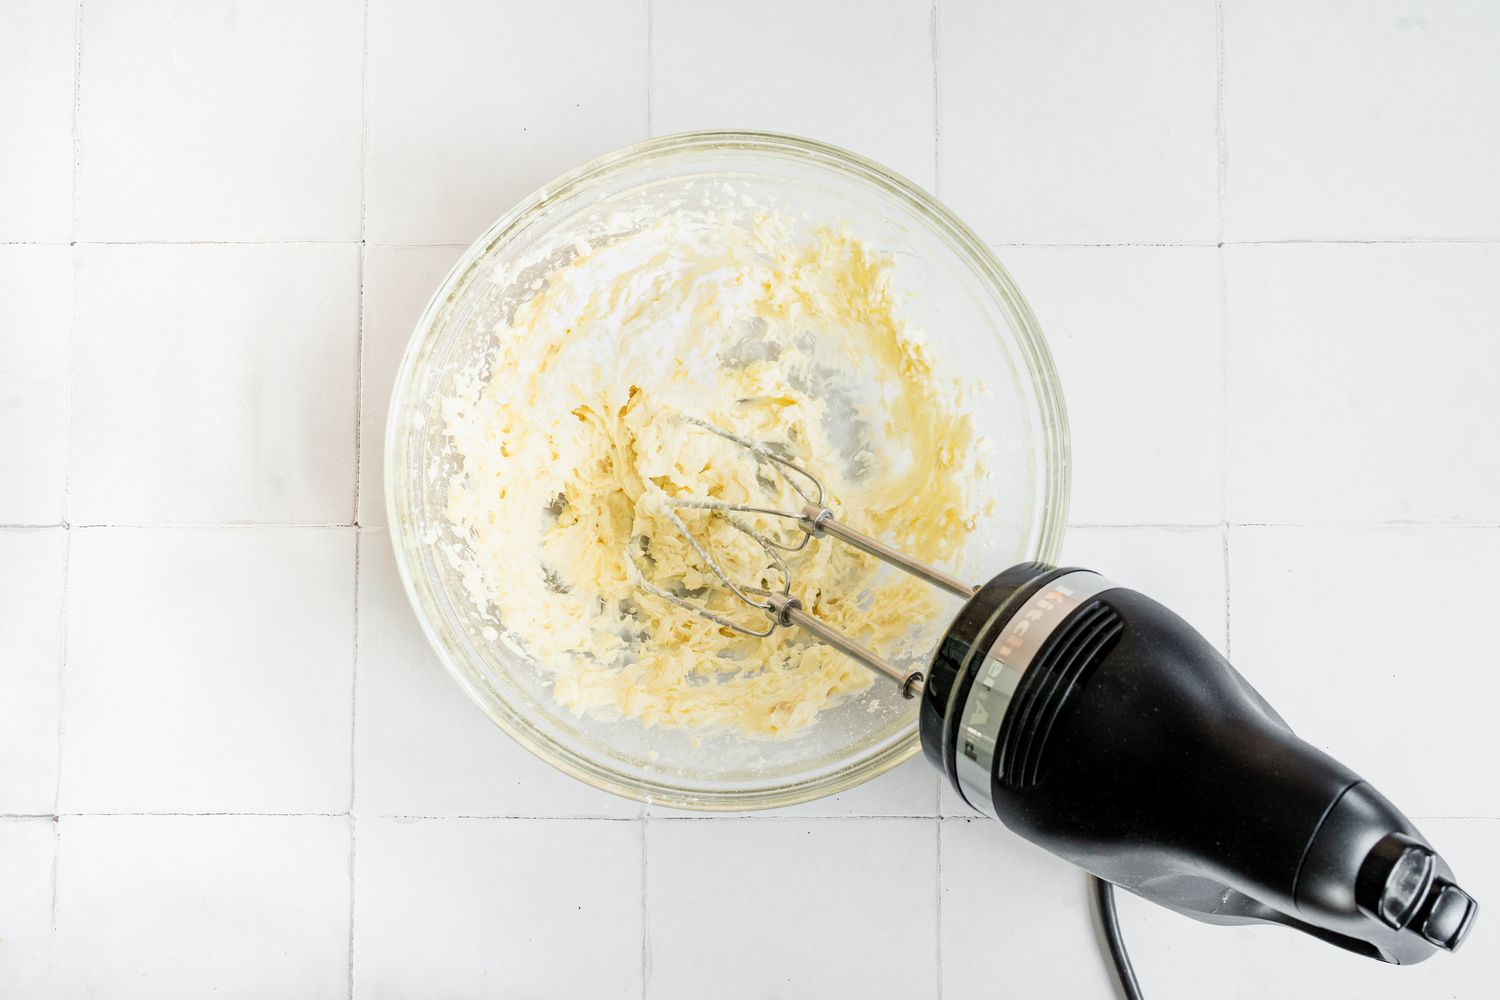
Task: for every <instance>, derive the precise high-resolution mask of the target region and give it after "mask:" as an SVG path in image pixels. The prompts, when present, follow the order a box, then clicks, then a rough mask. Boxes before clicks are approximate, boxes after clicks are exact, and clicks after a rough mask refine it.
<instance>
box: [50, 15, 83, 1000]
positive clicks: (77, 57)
mask: <svg viewBox="0 0 1500 1000" xmlns="http://www.w3.org/2000/svg"><path fill="white" fill-rule="evenodd" d="M82 100H83V0H78V2H77V4H76V5H75V6H74V9H73V121H72V131H73V163H72V167H73V176H72V187H71V190H70V191H69V206H68V207H69V209H70V214H71V218H70V219H69V220H68V247H69V252H68V300H69V302H68V304H69V309H68V345H67V346H68V350H67V374H66V376H65V377H66V379H67V383H66V388H65V389H64V390H63V391H64V393H65V396H66V399H65V402H64V406H65V407H66V411H67V417H66V418H65V419H66V421H67V423H66V425H65V427H64V430H63V477H62V524H61V527H62V529H63V559H62V588H61V592H60V593H61V600H60V602H59V607H58V609H57V623H58V625H57V627H58V637H57V762H56V768H57V769H56V773H55V774H54V775H53V782H52V812H53V815H52V870H51V872H50V874H49V886H48V887H49V888H50V890H51V893H52V900H51V912H50V913H49V914H48V916H49V921H50V924H51V927H50V930H49V932H48V934H47V990H48V992H49V993H51V992H53V991H54V990H55V980H56V976H57V968H56V962H57V913H58V873H59V871H60V870H61V865H62V820H61V815H60V812H59V810H60V807H61V805H62V768H63V730H64V724H63V701H64V692H65V690H66V688H65V687H64V675H65V673H66V670H67V664H68V580H69V577H70V563H71V562H72V555H73V532H72V530H71V529H70V526H69V524H68V513H69V507H70V506H71V504H70V503H69V492H70V490H71V487H72V478H73V366H74V359H75V358H76V357H77V355H78V255H77V253H75V252H74V251H73V249H72V248H73V247H74V246H75V245H76V244H77V241H78V174H79V169H78V164H79V149H80V145H79V135H78V125H79V120H80V118H81V117H82V116H81V115H80V113H79V110H80V107H81V105H82Z"/></svg>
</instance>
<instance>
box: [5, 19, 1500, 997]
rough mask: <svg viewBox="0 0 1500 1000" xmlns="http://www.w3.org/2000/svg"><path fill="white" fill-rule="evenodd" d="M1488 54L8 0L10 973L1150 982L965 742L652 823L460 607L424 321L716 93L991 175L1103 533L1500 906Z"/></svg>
mask: <svg viewBox="0 0 1500 1000" xmlns="http://www.w3.org/2000/svg"><path fill="white" fill-rule="evenodd" d="M1497 41H1500V14H1497V8H1496V7H1495V5H1494V4H1492V3H1490V2H1488V0H1407V2H1404V3H1401V4H1396V3H1391V2H1387V0H1375V2H1367V0H1326V2H1323V3H1319V4H1315V5H1308V4H1302V3H1294V2H1291V0H1275V2H1265V0H1218V2H1215V0H1152V2H1150V3H1146V4H1131V5H1119V4H1107V3H1100V2H1090V0H1067V2H1064V3H1059V4H1045V5H1037V4H1023V3H1019V2H1010V0H1007V2H1003V3H998V4H989V3H981V2H979V0H936V2H935V3H934V2H932V0H909V2H908V0H880V2H878V3H868V4H866V3H861V4H855V3H838V2H833V0H820V2H817V3H802V4H793V3H775V4H771V5H760V6H758V7H756V8H754V9H753V10H751V9H749V8H731V7H729V6H728V5H708V4H691V3H684V2H679V0H641V2H636V3H625V4H616V3H609V2H604V0H593V2H575V3H568V4H539V3H534V2H530V0H505V2H502V3H487V2H481V0H430V2H427V3H421V4H419V3H415V2H412V0H368V3H365V2H363V0H316V2H313V3H300V2H299V3H293V2H290V0H279V2H275V3H270V4H254V5H244V4H240V3H236V2H234V0H201V2H188V0H145V2H138V3H125V2H123V0H87V2H85V3H81V4H74V3H67V2H66V0H63V2H42V0H9V2H7V3H4V4H0V66H3V67H4V71H3V72H0V149H3V150H5V154H4V155H3V156H0V996H5V997H10V996H15V997H21V998H32V997H48V996H53V997H59V998H72V997H84V996H89V997H96V996H111V997H115V996H122V997H152V998H174V997H198V996H204V995H209V994H215V995H224V996H230V997H233V996H280V997H295V998H301V997H340V998H343V997H352V996H358V997H361V998H375V997H396V996H418V995H421V996H426V995H441V996H452V997H471V996H472V997H478V996H493V995H505V996H548V997H554V996H558V997H568V996H579V997H585V996H586V997H595V996H620V997H634V998H640V1000H646V998H650V1000H660V998H672V997H687V996H694V997H696V996H699V995H703V994H707V993H712V994H714V995H724V996H754V997H768V996H804V995H809V994H812V993H814V992H822V993H825V994H827V995H830V996H836V997H842V996H849V997H855V996H858V997H861V998H867V997H868V998H884V997H893V998H894V997H900V998H902V1000H909V998H911V997H922V996H938V995H945V996H948V997H956V996H963V995H968V994H970V993H980V992H984V993H996V994H1000V993H1007V994H1009V995H1028V996H1030V995H1052V996H1078V997H1086V996H1097V997H1103V996H1107V995H1109V985H1108V979H1107V976H1106V973H1105V970H1104V967H1103V965H1102V964H1101V961H1100V959H1099V957H1098V954H1097V951H1096V949H1095V947H1094V942H1093V938H1092V933H1091V931H1090V930H1089V928H1088V926H1087V923H1086V921H1085V916H1084V914H1085V902H1084V895H1083V883H1082V882H1081V880H1080V879H1079V878H1078V877H1077V876H1076V874H1075V873H1073V872H1072V871H1071V870H1069V869H1068V868H1067V867H1066V866H1064V865H1062V864H1061V863H1059V862H1056V861H1054V860H1052V859H1051V858H1050V857H1048V856H1046V855H1044V854H1042V853H1040V852H1038V851H1036V850H1035V849H1033V848H1030V847H1029V846H1028V845H1026V844H1024V843H1021V842H1019V841H1018V840H1016V839H1015V838H1014V837H1012V836H1010V835H1009V834H1008V833H1006V831H1004V830H1002V829H999V828H998V827H997V826H995V825H993V824H989V823H984V822H980V821H975V820H971V819H969V818H968V816H967V809H966V808H965V807H964V806H963V804H962V802H960V801H959V800H958V799H957V797H956V796H955V795H953V794H952V792H951V791H950V790H948V789H941V790H940V789H939V782H938V780H937V778H936V776H935V775H934V774H932V773H931V772H930V771H929V770H927V768H926V765H925V764H924V763H922V762H921V761H920V760H919V761H914V762H912V763H910V764H908V765H906V766H904V767H902V768H900V769H898V770H897V771H896V772H894V773H893V774H891V775H888V776H886V777H885V778H882V779H880V780H878V781H876V782H873V783H871V784H869V785H867V786H864V787H862V788H859V789H856V790H854V791H852V792H849V793H847V794H845V795H843V796H839V797H837V798H834V799H829V800H825V801H822V802H818V803H811V804H808V805H806V806H803V807H799V808H798V809H795V810H789V811H788V812H787V813H785V814H782V815H779V816H757V817H749V818H746V817H715V818H707V819H705V818H687V817H684V816H682V815H681V814H675V813H671V812H669V811H666V810H657V809H653V810H649V811H648V810H643V809H641V808H640V807H639V806H637V805H635V804H634V803H630V802H626V801H623V800H619V799H614V798H610V797H607V796H604V795H602V794H598V793H595V792H593V791H591V790H590V789H587V788H585V787H583V786H581V785H579V784H577V783H575V782H573V781H571V780H570V779H567V778H565V777H564V776H562V775H560V774H558V773H555V772H553V771H551V770H550V769H549V768H547V767H546V766H544V765H542V764H540V763H538V762H536V761H535V760H533V759H532V758H530V757H529V756H527V755H526V754H525V753H524V752H522V751H521V750H520V749H519V748H517V747H516V746H514V745H512V744H511V743H510V742H509V741H508V740H507V739H506V738H505V737H504V736H503V735H502V734H500V733H499V732H498V731H496V730H495V729H494V728H493V727H491V726H490V725H489V724H488V722H486V721H485V720H484V719H483V718H482V717H481V716H480V714H479V713H478V712H477V711H476V710H474V709H472V708H471V707H470V706H469V705H468V704H467V703H466V701H465V700H464V698H463V697H462V695H461V694H460V693H459V692H458V691H457V690H456V688H455V686H454V685H452V684H451V683H450V682H449V681H448V679H447V678H446V676H445V675H444V674H443V673H442V672H441V670H440V668H439V667H438V666H437V664H436V663H435V661H434V659H433V657H432V655H431V654H430V653H429V651H428V649H427V647H426V645H425V642H424V641H423V639H422V636H421V634H420V632H419V631H418V629H417V628H416V625H415V622H414V620H413V617H412V614H411V612H410V610H409V609H408V607H407V605H406V602H405V598H404V596H403V594H402V592H401V589H400V586H399V583H398V582H397V581H396V579H395V575H394V571H393V568H392V564H391V556H390V554H389V550H388V540H387V538H386V533H385V530H384V524H385V514H384V509H383V497H382V492H383V491H382V489H381V474H382V473H381V464H380V455H379V452H380V445H381V440H382V437H383V431H384V414H385V404H386V398H385V397H386V395H387V393H388V391H389V386H390V383H391V379H392V377H393V375H394V370H395V366H396V364H397V362H398V360H399V356H400V352H401V349H402V346H403V343H404V339H405V336H406V333H407V331H408V330H409V329H410V327H411V325H412V323H413V321H414V320H415V319H416V316H417V314H418V313H419V312H420V310H421V308H422V307H423V305H424V304H425V302H426V300H427V298H428V296H429V295H430V293H431V291H432V289H433V288H434V287H435V285H436V283H437V282H438V280H439V279H440V278H441V276H442V275H443V273H444V272H445V271H446V269H447V267H448V266H449V265H450V264H451V262H452V261H453V259H454V258H455V256H456V255H457V253H458V251H459V249H460V248H461V246H462V245H463V244H465V243H467V242H468V241H469V240H471V239H472V238H474V237H475V236H476V235H477V234H478V233H480V232H481V231H482V230H483V229H484V228H485V227H486V226H487V225H488V224H489V223H490V222H491V221H492V220H493V219H494V218H495V217H496V216H497V215H498V214H499V213H500V212H502V211H503V210H504V209H505V208H506V207H508V205H509V204H510V203H511V202H513V201H514V200H515V199H516V198H518V197H519V196H521V195H522V194H524V193H525V192H526V191H528V190H529V189H531V188H532V187H534V186H535V185H537V184H539V183H541V182H543V181H545V180H546V179H548V178H549V177H551V176H552V175H554V174H555V173H557V172H558V171H560V170H562V169H565V168H567V167H568V166H571V165H573V164H574V163H577V162H578V161H580V160H582V159H583V158H585V157H587V156H590V155H592V154H594V153H597V152H602V151H604V150H607V149H610V148H613V147H617V146H620V145H622V144H625V143H628V142H631V141H634V140H636V139H639V138H641V137H642V136H645V135H647V134H663V133H666V132H670V131H674V130H677V129H682V128H693V127H710V126H720V127H736V126H738V127H747V126H748V127H763V128H772V129H783V130H790V131H797V132H803V133H808V134H812V135H816V136H819V137H822V138H826V139H829V140H831V141H834V142H839V143H843V144H846V145H850V146H852V147H853V148H855V149H857V150H858V151H860V152H863V153H865V154H868V155H870V156H873V157H875V158H876V159H880V160H884V161H886V162H888V163H890V164H891V165H893V166H894V167H896V168H897V169H899V170H902V171H905V172H906V173H908V174H909V175H910V176H911V177H913V179H915V180H916V181H917V182H918V183H920V184H923V185H925V186H929V187H932V188H935V190H936V191H937V192H938V194H939V195H940V196H942V197H943V198H944V199H946V200H948V201H950V202H951V203H952V204H953V206H954V207H955V208H956V209H957V210H958V211H959V212H960V213H961V214H963V215H964V217H966V218H967V219H968V220H969V221H970V222H971V223H972V224H973V225H974V226H975V227H976V229H977V230H978V231H979V232H980V233H981V235H982V236H983V238H984V239H985V240H987V241H988V242H990V243H991V244H992V245H994V246H995V248H996V252H997V253H998V254H999V256H1000V257H1001V259H1002V260H1003V261H1004V262H1005V263H1006V264H1007V265H1008V266H1009V267H1010V268H1011V269H1012V270H1013V271H1014V273H1015V275H1016V276H1017V279H1018V281H1019V282H1020V284H1021V287H1022V288H1023V289H1024V291H1025V292H1026V294H1027V296H1028V297H1029V299H1030V300H1031V302H1032V304H1033V306H1034V307H1035V309H1036V312H1037V314H1038V315H1039V317H1040V319H1041V323H1042V326H1043V328H1044V329H1045V330H1046V331H1047V332H1048V335H1049V338H1050V340H1051V343H1052V346H1053V349H1054V352H1055V354H1056V357H1057V361H1058V364H1059V367H1060V369H1061V372H1062V376H1063V379H1064V386H1065V389H1066V391H1067V396H1068V404H1069V408H1070V412H1071V418H1072V425H1073V441H1074V446H1075V461H1076V468H1075V471H1074V480H1073V482H1074V494H1073V496H1074V503H1073V510H1072V515H1073V520H1074V522H1075V527H1074V528H1073V529H1072V530H1071V531H1070V533H1069V535H1068V538H1067V541H1066V544H1065V558H1066V559H1067V560H1068V561H1069V562H1072V563H1081V564H1089V565H1095V566H1097V567H1099V568H1101V569H1103V570H1105V571H1106V572H1108V573H1109V575H1111V576H1113V577H1114V578H1115V579H1118V580H1120V581H1122V582H1125V583H1128V584H1134V585H1137V586H1139V587H1141V588H1142V589H1145V590H1147V591H1148V592H1152V593H1154V594H1156V595H1157V596H1159V597H1161V598H1162V599H1163V600H1165V601H1166V603H1168V604H1169V605H1172V606H1174V607H1176V608H1177V609H1178V610H1179V611H1181V612H1182V613H1183V614H1184V615H1185V616H1186V617H1187V618H1188V619H1189V620H1190V621H1191V622H1193V623H1194V624H1195V625H1196V626H1197V627H1198V628H1199V629H1200V630H1202V631H1203V632H1204V634H1205V635H1207V636H1208V637H1209V639H1210V640H1211V641H1213V642H1214V643H1215V644H1216V645H1218V646H1220V647H1221V648H1224V649H1226V650H1228V651H1229V652H1231V653H1232V654H1233V656H1234V658H1235V660H1236V662H1237V664H1239V666H1240V667H1241V668H1242V669H1243V670H1244V672H1245V673H1246V674H1247V675H1249V676H1250V677H1251V678H1252V679H1253V680H1254V681H1255V683H1257V684H1258V685H1260V686H1261V687H1262V688H1263V690H1264V691H1265V693H1266V694H1267V695H1268V696H1269V697H1270V698H1271V700H1272V701H1273V702H1275V703H1276V704H1277V705H1278V706H1279V707H1280V708H1281V709H1282V710H1283V711H1284V712H1285V714H1286V715H1287V717H1288V718H1289V719H1290V720H1291V721H1292V723H1293V724H1294V725H1296V726H1297V727H1298V728H1299V729H1302V730H1304V731H1305V732H1306V733H1307V735H1308V736H1309V738H1311V739H1313V740H1314V741H1316V742H1317V743H1319V744H1320V745H1323V746H1326V747H1328V748H1329V749H1331V750H1332V751H1334V752H1335V753H1336V754H1337V755H1339V756H1340V757H1342V758H1344V759H1346V760H1347V761H1348V762H1349V763H1350V764H1351V765H1353V766H1354V767H1355V768H1356V769H1358V770H1361V771H1363V772H1364V773H1365V774H1366V775H1367V776H1368V777H1370V778H1371V779H1372V780H1373V781H1374V782H1375V783H1376V784H1377V785H1380V786H1381V787H1383V788H1384V789H1386V790H1387V791H1389V792H1390V793H1391V795H1392V797H1393V798H1394V799H1395V800H1396V801H1397V802H1398V803H1400V804H1401V805H1402V806H1404V807H1405V808H1407V809H1408V811H1410V812H1411V813H1412V814H1413V815H1414V816H1416V817H1418V819H1419V825H1421V826H1422V827H1423V828H1424V829H1426V830H1427V831H1428V833H1429V834H1430V835H1431V836H1432V837H1433V839H1434V840H1435V842H1436V843H1437V844H1438V846H1439V847H1440V848H1441V849H1442V850H1443V851H1444V853H1445V854H1446V855H1448V856H1449V858H1450V860H1451V861H1452V862H1453V863H1454V865H1455V867H1456V868H1457V869H1458V871H1459V872H1460V873H1461V875H1462V876H1463V878H1464V881H1465V883H1466V885H1468V886H1470V887H1471V888H1472V889H1473V890H1474V891H1475V893H1476V895H1478V896H1479V897H1480V898H1481V900H1482V901H1485V902H1487V903H1490V902H1491V901H1493V900H1496V899H1500V866H1497V863H1496V860H1495V855H1494V850H1493V845H1494V844H1495V843H1496V842H1497V841H1500V794H1497V791H1496V789H1497V787H1500V786H1497V783H1496V782H1495V781H1494V780H1493V778H1492V776H1490V775H1489V772H1488V771H1487V770H1486V766H1485V765H1484V764H1483V761H1485V760H1493V759H1497V753H1500V732H1497V729H1496V727H1495V726H1494V725H1493V724H1492V722H1491V719H1490V716H1491V715H1492V709H1493V705H1494V704H1495V703H1496V699H1497V696H1500V681H1497V679H1496V678H1497V674H1496V673H1495V671H1493V670H1492V669H1490V664H1489V663H1488V662H1487V661H1486V660H1485V659H1484V651H1485V650H1487V649H1488V648H1489V637H1490V627H1489V620H1490V619H1491V618H1492V617H1493V610H1492V609H1493V607H1494V606H1495V604H1496V602H1497V600H1500V587H1497V586H1496V584H1495V582H1494V580H1493V574H1492V573H1490V572H1488V571H1487V567H1489V566H1491V565H1493V564H1494V563H1495V562H1497V561H1500V499H1497V498H1500V448H1497V447H1496V445H1495V441H1494V438H1495V427H1496V426H1497V425H1500V376H1497V372H1500V349H1497V347H1496V343H1497V340H1496V338H1495V336H1494V331H1495V329H1496V325H1497V321H1500V300H1497V298H1496V295H1495V291H1494V289H1495V288H1496V287H1500V249H1497V248H1500V188H1497V187H1496V185H1495V184H1494V183H1493V178H1494V177H1495V176H1496V175H1497V173H1500V125H1497V124H1496V123H1497V121H1500V119H1497V118H1496V116H1495V115H1494V114H1493V113H1492V112H1493V108H1494V106H1495V104H1496V101H1497V99H1500V74H1496V73H1495V72H1494V71H1493V65H1492V64H1493V59H1492V58H1491V53H1492V51H1493V50H1494V48H1495V45H1496V42H1497ZM1393 733H1394V734H1395V736H1394V737H1393V736H1392V734H1393ZM1121 909H1122V913H1123V917H1124V920H1125V922H1126V932H1127V935H1128V936H1129V938H1130V940H1131V943H1132V946H1133V948H1134V950H1135V953H1136V961H1137V966H1138V968H1139V970H1140V973H1141V976H1142V978H1143V980H1144V983H1145V985H1146V986H1147V988H1148V991H1149V993H1150V995H1152V996H1154V997H1161V996H1182V997H1186V996H1200V995H1202V992H1203V990H1204V984H1205V983H1211V984H1212V986H1213V988H1214V990H1215V991H1216V992H1219V993H1227V994H1229V995H1231V996H1242V997H1272V996H1275V997H1281V996H1287V995H1294V994H1295V995H1300V994H1303V993H1305V994H1307V995H1317V996H1327V997H1360V998H1362V1000H1363V998H1370V997H1394V996H1397V995H1401V996H1424V997H1464V998H1472V997H1490V996H1493V995H1494V984H1495V983H1496V982H1497V981H1500V948H1496V947H1495V946H1494V944H1493V942H1492V941H1491V938H1492V936H1493V930H1492V929H1491V928H1490V927H1489V921H1488V920H1487V919H1486V918H1485V917H1484V916H1481V918H1480V923H1479V926H1478V930H1477V931H1476V934H1475V938H1474V940H1473V941H1471V942H1470V944H1469V946H1468V947H1467V948H1466V949H1465V950H1464V951H1462V952H1460V953H1459V954H1458V955H1455V956H1442V957H1439V958H1436V959H1434V960H1433V961H1431V962H1429V963H1427V964H1425V965H1423V966H1421V967H1419V968H1417V969H1414V970H1393V969H1388V968H1383V967H1379V966H1377V965H1375V964H1374V963H1370V962H1368V961H1366V960H1362V959H1357V958H1353V957H1350V956H1346V955H1343V954H1340V953H1338V952H1336V951H1334V950H1333V949H1330V948H1328V947H1326V946H1324V945H1321V944H1318V943H1316V942H1311V941H1308V940H1304V939H1301V938H1299V937H1297V936H1295V935H1293V934H1291V933H1289V932H1285V931H1281V930H1278V929H1263V930H1228V929H1221V928H1213V927H1207V926H1202V925H1198V924H1195V923H1193V922H1191V921H1187V920H1185V919H1183V918H1179V917H1176V916H1173V915H1171V914H1168V913H1165V912H1163V911H1160V910H1157V909H1155V908H1152V907H1150V906H1149V905H1146V904H1143V903H1140V902H1139V901H1136V900H1131V899H1125V900H1122V902H1121Z"/></svg>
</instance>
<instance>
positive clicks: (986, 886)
mask: <svg viewBox="0 0 1500 1000" xmlns="http://www.w3.org/2000/svg"><path fill="white" fill-rule="evenodd" d="M942 838H943V847H942V850H943V879H942V895H943V904H942V905H943V941H942V955H943V986H942V990H943V995H944V996H948V997H981V996H1005V995H1023V996H1024V995H1037V996H1057V997H1109V996H1113V995H1114V992H1113V985H1112V983H1111V981H1110V978H1109V972H1108V970H1107V969H1106V967H1105V964H1104V962H1105V959H1104V958H1103V956H1102V955H1101V954H1100V950H1099V947H1098V946H1097V945H1096V944H1095V942H1094V929H1093V925H1092V924H1091V923H1090V917H1089V897H1088V883H1087V881H1086V879H1085V878H1084V875H1083V873H1082V872H1080V871H1079V870H1078V869H1076V868H1074V867H1072V866H1071V865H1069V864H1067V863H1066V862H1063V861H1060V860H1058V859H1057V858H1054V857H1053V856H1052V855H1050V854H1047V853H1045V852H1043V851H1042V850H1041V849H1039V848H1037V847H1033V846H1032V845H1031V844H1028V843H1027V842H1026V841H1024V840H1022V839H1020V838H1019V837H1017V836H1015V835H1014V834H1011V833H1010V832H1008V831H1007V830H1006V829H1005V828H1004V827H1002V826H1001V825H1000V824H999V823H996V822H995V821H993V820H985V819H972V820H971V819H958V818H955V819H945V820H943V822H942ZM1199 985H1200V986H1201V985H1202V984H1201V983H1200V984H1199Z"/></svg>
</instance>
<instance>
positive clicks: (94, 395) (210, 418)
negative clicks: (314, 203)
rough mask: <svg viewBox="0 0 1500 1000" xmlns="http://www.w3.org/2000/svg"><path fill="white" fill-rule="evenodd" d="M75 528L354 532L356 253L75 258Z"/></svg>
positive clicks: (121, 252) (126, 252)
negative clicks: (314, 527) (267, 526)
mask: <svg viewBox="0 0 1500 1000" xmlns="http://www.w3.org/2000/svg"><path fill="white" fill-rule="evenodd" d="M77 282H78V319H77V325H78V334H77V339H76V345H77V347H76V354H75V359H74V364H73V400H74V406H73V432H72V468H71V477H70V483H69V497H68V501H69V508H68V509H69V518H70V520H72V521H73V522H74V523H82V524H140V523H148V524H149V523H169V524H171V523H287V522H301V523H319V524H323V523H337V524H347V523H349V522H350V521H352V520H353V511H354V460H355V459H354V449H355V432H354V422H355V411H356V403H355V379H356V372H355V368H356V364H357V361H356V359H357V358H358V355H359V348H358V340H359V333H358V323H359V250H358V247H354V246H324V245H309V244H300V245H282V246H90V247H85V248H80V250H79V266H78V275H77Z"/></svg>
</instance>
